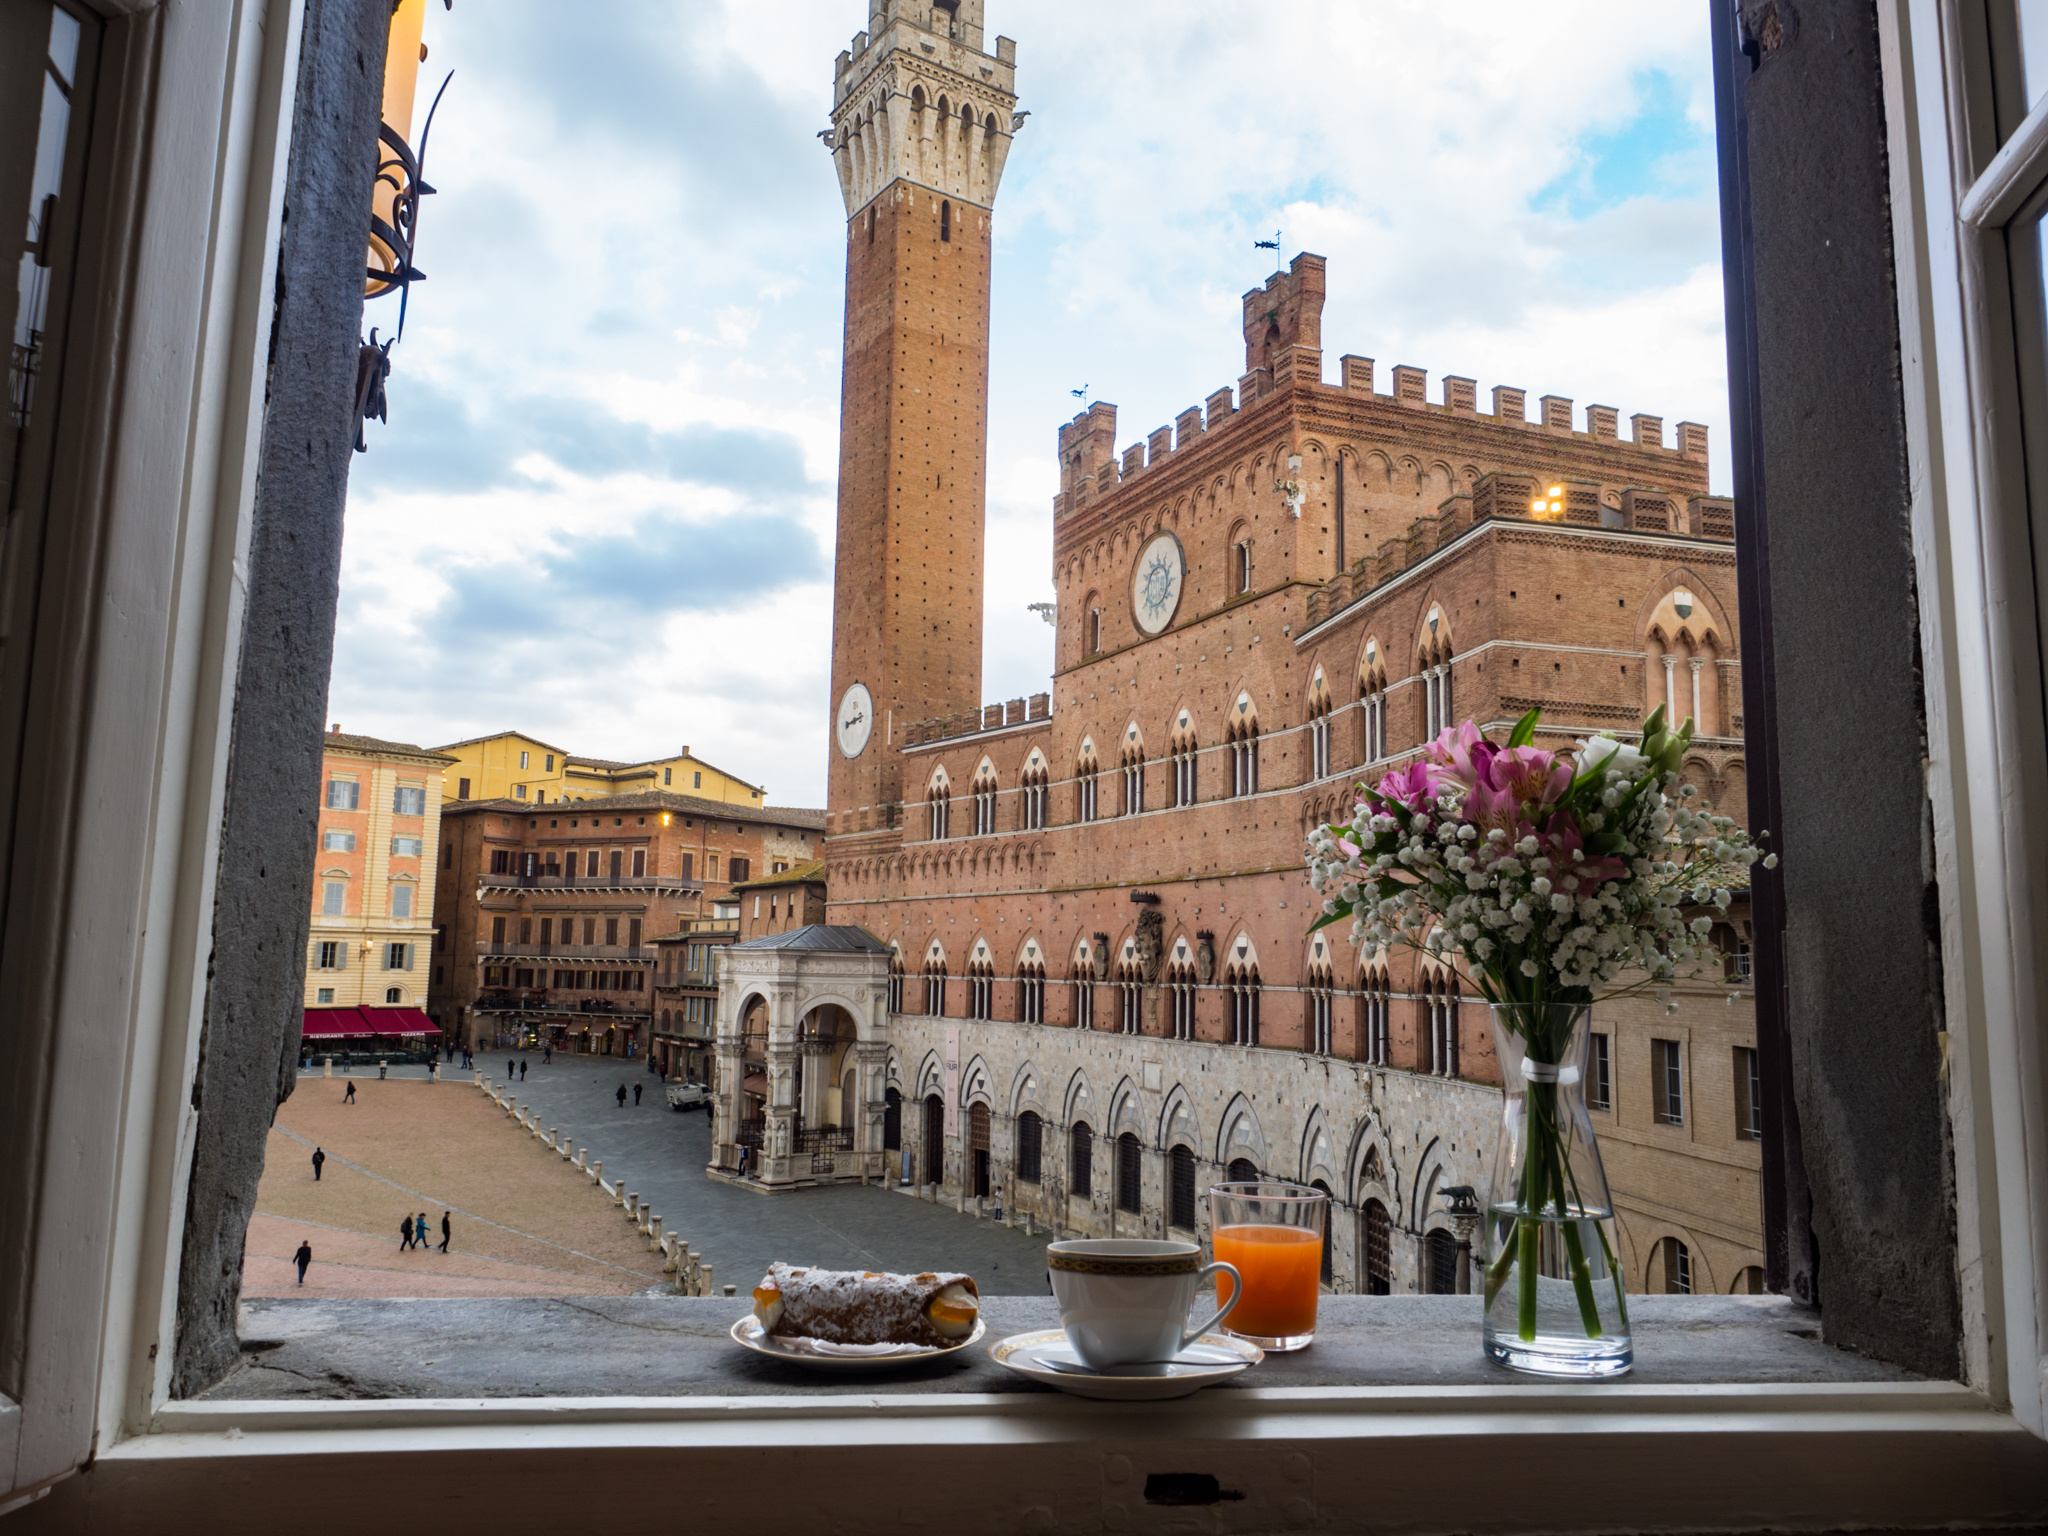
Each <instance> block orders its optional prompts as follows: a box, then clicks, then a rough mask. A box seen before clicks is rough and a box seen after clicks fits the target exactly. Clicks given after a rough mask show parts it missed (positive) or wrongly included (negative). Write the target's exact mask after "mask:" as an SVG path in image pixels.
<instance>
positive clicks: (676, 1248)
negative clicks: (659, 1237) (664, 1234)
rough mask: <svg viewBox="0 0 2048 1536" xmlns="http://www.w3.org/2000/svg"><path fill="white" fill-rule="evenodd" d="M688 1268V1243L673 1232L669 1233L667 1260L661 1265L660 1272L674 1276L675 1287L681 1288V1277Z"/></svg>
mask: <svg viewBox="0 0 2048 1536" xmlns="http://www.w3.org/2000/svg"><path fill="white" fill-rule="evenodd" d="M689 1268H690V1245H689V1244H688V1243H686V1242H684V1241H683V1240H682V1239H681V1238H680V1237H677V1236H676V1235H675V1233H673V1232H671V1233H669V1235H668V1262H667V1263H666V1264H664V1265H662V1266H661V1272H662V1273H663V1274H665V1275H674V1276H676V1277H677V1279H676V1289H677V1290H681V1289H682V1288H683V1282H682V1278H681V1277H682V1276H683V1275H685V1274H687V1273H688V1272H689Z"/></svg>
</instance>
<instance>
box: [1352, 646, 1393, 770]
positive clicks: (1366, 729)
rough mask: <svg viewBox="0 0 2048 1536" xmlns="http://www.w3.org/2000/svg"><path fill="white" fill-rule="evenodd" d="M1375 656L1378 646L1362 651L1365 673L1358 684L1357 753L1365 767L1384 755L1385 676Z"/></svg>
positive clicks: (1385, 717) (1385, 738) (1385, 720)
mask: <svg viewBox="0 0 2048 1536" xmlns="http://www.w3.org/2000/svg"><path fill="white" fill-rule="evenodd" d="M1378 654H1379V652H1378V647H1377V646H1373V645H1368V646H1367V647H1366V648H1365V657H1366V660H1365V672H1364V674H1363V675H1362V676H1361V677H1360V678H1359V680H1358V704H1359V709H1358V749H1359V754H1360V760H1361V761H1363V762H1366V763H1376V762H1378V761H1379V760H1380V759H1381V758H1383V757H1385V756H1386V755H1387V674H1386V670H1385V669H1384V668H1383V667H1380V666H1379V665H1378V664H1377V661H1376V658H1377V656H1378Z"/></svg>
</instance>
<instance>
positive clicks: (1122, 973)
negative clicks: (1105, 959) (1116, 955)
mask: <svg viewBox="0 0 2048 1536" xmlns="http://www.w3.org/2000/svg"><path fill="white" fill-rule="evenodd" d="M1116 991H1117V1028H1118V1030H1119V1031H1120V1032H1121V1033H1123V1034H1126V1035H1141V1034H1143V1033H1144V1032H1145V973H1144V972H1143V971H1142V970H1140V969H1139V968H1138V962H1137V958H1136V957H1135V956H1126V957H1125V958H1124V959H1123V960H1122V961H1121V962H1120V963H1119V964H1118V965H1117V968H1116Z"/></svg>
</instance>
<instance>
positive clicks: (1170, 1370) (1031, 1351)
mask: <svg viewBox="0 0 2048 1536" xmlns="http://www.w3.org/2000/svg"><path fill="white" fill-rule="evenodd" d="M988 1354H989V1358H990V1359H991V1360H993V1361H995V1363H996V1364H997V1365H1000V1366H1001V1367H1003V1369H1004V1370H1008V1371H1015V1372H1016V1373H1017V1374H1018V1375H1019V1376H1026V1377H1029V1378H1030V1379H1031V1380H1033V1381H1039V1382H1043V1383H1045V1385H1047V1386H1048V1387H1058V1388H1059V1389H1060V1390H1061V1391H1062V1392H1071V1393H1073V1394H1074V1395H1075V1396H1076V1397H1093V1398H1098V1399H1100V1400H1101V1401H1103V1402H1106V1403H1156V1402H1161V1401H1163V1400H1164V1399H1166V1398H1169V1397H1186V1396H1187V1395H1188V1394H1189V1393H1191V1392H1199V1391H1200V1390H1201V1389H1202V1388H1203V1387H1206V1386H1208V1385H1209V1384H1210V1383H1212V1382H1218V1381H1227V1380H1229V1379H1230V1378H1231V1377H1232V1376H1235V1375H1237V1374H1238V1373H1239V1372H1240V1371H1244V1370H1248V1369H1250V1368H1251V1367H1252V1366H1255V1365H1257V1364H1258V1363H1259V1362H1260V1361H1261V1360H1263V1359H1265V1358H1266V1352H1265V1351H1264V1350H1263V1349H1260V1348H1259V1347H1258V1345H1256V1344H1248V1343H1246V1342H1245V1341H1244V1340H1243V1339H1233V1338H1230V1337H1228V1336H1226V1335H1224V1334H1220V1333H1205V1334H1203V1335H1202V1336H1201V1337H1200V1338H1199V1339H1197V1340H1195V1342H1194V1343H1192V1344H1190V1345H1189V1346H1188V1347H1187V1348H1186V1349H1184V1350H1182V1351H1181V1352H1180V1353H1179V1354H1177V1355H1175V1356H1174V1357H1173V1358H1172V1359H1171V1360H1166V1361H1162V1362H1160V1363H1159V1364H1157V1365H1121V1366H1117V1367H1115V1368H1114V1369H1112V1370H1108V1371H1094V1370H1090V1369H1089V1368H1088V1367H1087V1366H1086V1365H1084V1364H1083V1363H1082V1361H1081V1357H1080V1356H1079V1355H1077V1354H1075V1353H1074V1346H1073V1345H1072V1344H1070V1343H1068V1342H1067V1335H1066V1330H1065V1329H1062V1328H1047V1329H1043V1330H1042V1331H1040V1332H1038V1333H1017V1334H1012V1335H1011V1336H1010V1337H1009V1338H1007V1339H998V1340H996V1342H995V1343H993V1344H991V1345H989V1347H988ZM1041 1361H1051V1362H1052V1363H1053V1365H1055V1366H1067V1367H1069V1369H1067V1370H1055V1369H1052V1368H1051V1367H1050V1366H1047V1365H1043V1364H1041V1363H1040V1362H1041Z"/></svg>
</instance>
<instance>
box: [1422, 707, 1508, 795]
mask: <svg viewBox="0 0 2048 1536" xmlns="http://www.w3.org/2000/svg"><path fill="white" fill-rule="evenodd" d="M1499 750H1500V749H1499V748H1498V747H1496V746H1495V745H1494V744H1493V743H1492V742H1490V741H1488V740H1487V739H1486V738H1485V737H1484V736H1482V735H1480V734H1479V727H1478V726H1476V725H1474V724H1473V723H1472V722H1471V721H1470V720H1467V721H1466V722H1465V723H1464V724H1463V725H1460V726H1458V727H1456V728H1455V729H1453V728H1452V727H1450V726H1445V727H1444V729H1443V730H1442V731H1441V732H1439V733H1438V735H1437V738H1436V740H1435V741H1432V742H1431V743H1430V744H1429V745H1428V746H1426V747H1424V748H1423V753H1424V755H1425V756H1426V757H1427V758H1428V759H1429V760H1430V761H1431V762H1432V763H1435V764H1436V765H1437V766H1438V767H1440V768H1447V769H1449V770H1450V776H1451V777H1452V778H1454V779H1456V780H1457V781H1458V782H1459V783H1460V784H1462V785H1464V786H1465V787H1466V788H1467V789H1470V788H1471V787H1472V786H1473V785H1475V784H1477V783H1478V782H1479V781H1480V780H1481V779H1482V778H1483V777H1485V774H1486V768H1487V765H1488V764H1489V763H1491V762H1492V761H1493V758H1494V754H1495V753H1497V752H1498V751H1499Z"/></svg>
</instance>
